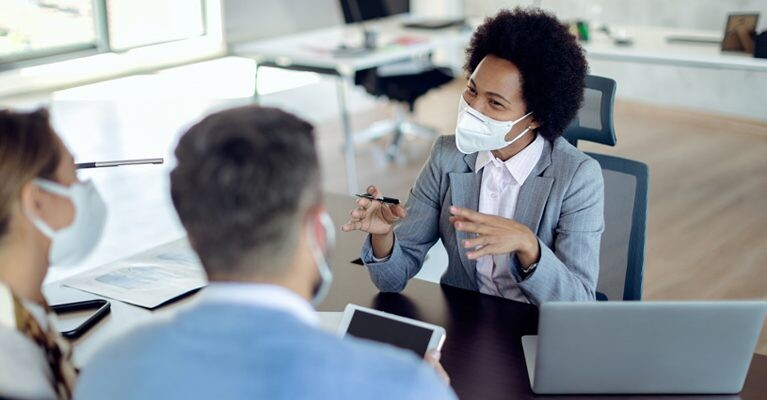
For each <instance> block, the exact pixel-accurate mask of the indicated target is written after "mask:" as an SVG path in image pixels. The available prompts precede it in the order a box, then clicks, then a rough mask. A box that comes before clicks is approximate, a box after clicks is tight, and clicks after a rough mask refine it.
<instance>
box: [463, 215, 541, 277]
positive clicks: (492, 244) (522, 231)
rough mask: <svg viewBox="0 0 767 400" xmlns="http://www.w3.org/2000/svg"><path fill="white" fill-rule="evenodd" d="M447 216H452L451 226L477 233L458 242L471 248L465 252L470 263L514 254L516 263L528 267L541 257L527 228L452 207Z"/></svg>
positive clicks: (491, 216) (539, 250) (536, 244)
mask: <svg viewBox="0 0 767 400" xmlns="http://www.w3.org/2000/svg"><path fill="white" fill-rule="evenodd" d="M450 213H451V214H452V215H453V216H452V217H450V223H451V224H453V226H455V229H456V230H458V231H461V232H467V233H474V234H476V237H474V238H472V239H466V240H463V242H462V243H461V244H462V245H463V247H464V248H467V249H472V250H470V251H469V252H467V253H466V256H467V257H468V258H469V259H470V260H476V259H477V258H479V257H482V256H486V255H493V254H508V253H513V252H516V255H517V259H519V263H520V264H522V267H523V268H527V267H529V266H531V265H533V264H535V263H536V262H538V260H539V259H540V257H541V248H540V247H539V245H538V238H537V237H536V236H535V234H534V233H533V232H532V231H531V230H530V228H528V227H527V226H525V225H522V224H520V223H519V222H517V221H514V220H511V219H507V218H503V217H499V216H495V215H488V214H482V213H478V212H476V211H473V210H469V209H467V208H462V207H457V206H451V207H450Z"/></svg>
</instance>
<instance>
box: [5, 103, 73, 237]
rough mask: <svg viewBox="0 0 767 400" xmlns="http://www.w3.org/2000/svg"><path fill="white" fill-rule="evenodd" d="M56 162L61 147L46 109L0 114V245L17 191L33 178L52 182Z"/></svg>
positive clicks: (9, 219) (9, 220)
mask: <svg viewBox="0 0 767 400" xmlns="http://www.w3.org/2000/svg"><path fill="white" fill-rule="evenodd" d="M60 160H61V145H60V142H59V139H58V136H56V133H55V132H54V131H53V128H52V127H51V124H50V119H49V116H48V111H47V110H46V109H43V108H41V109H38V110H36V111H33V112H29V113H24V112H15V111H12V110H0V241H1V240H2V239H3V238H4V237H5V235H6V234H7V233H8V229H9V226H10V222H11V216H12V212H13V206H14V205H15V203H16V202H17V201H18V200H19V196H20V194H21V189H22V188H23V187H24V185H25V184H27V183H28V182H29V181H31V180H32V179H34V178H37V177H41V178H47V179H53V177H54V175H55V173H56V169H57V167H58V165H59V161H60Z"/></svg>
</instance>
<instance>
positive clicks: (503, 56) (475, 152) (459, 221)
mask: <svg viewBox="0 0 767 400" xmlns="http://www.w3.org/2000/svg"><path fill="white" fill-rule="evenodd" d="M466 54H467V58H466V63H465V66H464V68H465V70H466V72H467V75H469V79H468V83H467V85H466V88H465V89H464V91H463V93H462V95H461V96H460V98H459V99H457V100H459V105H458V118H457V122H456V129H455V135H454V136H453V135H451V136H442V137H440V138H439V139H437V141H436V143H435V144H434V147H433V149H432V152H431V155H430V157H429V160H428V161H427V162H426V165H425V166H424V167H423V169H422V171H421V173H420V175H419V176H418V179H417V180H416V182H415V185H414V186H413V188H412V189H411V191H410V196H409V199H408V201H407V204H406V205H405V207H404V208H403V207H401V206H399V205H391V204H387V203H382V202H380V201H376V200H372V201H371V200H368V199H360V200H358V202H357V205H358V207H357V208H355V209H353V210H352V211H351V220H350V221H349V222H347V223H346V224H344V226H343V227H342V229H343V230H344V231H351V230H362V231H365V232H368V233H369V234H370V235H369V238H368V240H367V241H366V242H365V245H364V246H363V249H362V260H363V261H364V263H365V265H366V266H367V268H368V270H369V273H370V276H371V278H372V280H373V282H374V283H375V285H376V286H377V287H378V288H379V289H380V290H382V291H386V292H397V291H401V290H402V289H404V287H405V285H406V284H407V281H408V280H409V279H410V278H412V277H413V276H415V275H416V273H418V271H419V270H420V268H421V266H422V264H423V260H424V257H425V255H426V253H427V251H428V250H429V249H430V248H431V246H432V245H433V244H434V243H435V242H436V241H437V239H441V240H442V243H443V244H444V246H445V248H446V249H447V253H448V257H449V263H448V267H447V270H446V272H445V273H444V275H443V276H442V279H441V281H442V283H444V284H447V285H452V286H457V287H461V288H465V289H470V290H475V291H479V292H482V293H486V294H491V295H496V296H501V297H505V298H509V299H513V300H517V301H523V302H529V303H533V304H541V303H544V302H546V301H552V300H594V298H595V288H596V284H597V276H598V273H599V244H600V239H601V235H602V231H603V225H604V217H603V203H604V185H603V181H602V174H601V169H600V167H599V164H598V163H597V162H596V161H595V160H593V159H591V158H590V157H588V156H587V155H585V154H583V153H582V152H580V151H578V150H577V149H576V148H574V147H573V146H571V145H570V144H569V143H568V142H567V141H566V140H565V139H563V138H562V137H561V135H562V132H563V131H564V129H565V127H567V125H568V124H569V123H570V121H571V120H572V119H573V117H574V116H575V114H576V112H577V110H578V108H579V106H580V104H581V102H582V99H583V89H584V79H585V75H586V71H587V64H586V60H585V58H584V55H583V50H582V49H581V47H580V46H579V45H578V43H577V41H576V39H575V38H574V37H573V36H572V35H570V34H569V33H568V30H567V28H566V27H565V26H563V25H562V24H561V23H559V22H558V21H557V20H556V19H555V18H554V17H553V16H552V15H550V14H548V13H546V12H543V11H541V10H538V9H520V8H516V9H514V10H512V11H509V10H504V11H501V12H500V13H499V14H498V15H496V16H494V17H491V18H488V19H486V20H485V22H484V23H483V24H482V25H481V26H480V27H479V28H478V29H477V31H476V32H475V33H474V35H473V37H472V39H471V42H470V44H469V47H468V49H467V52H466ZM367 192H368V193H369V194H371V195H373V196H375V197H379V196H381V193H380V192H379V190H378V188H376V187H375V186H371V187H369V188H368V191H367Z"/></svg>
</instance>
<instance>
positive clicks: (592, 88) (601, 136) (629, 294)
mask: <svg viewBox="0 0 767 400" xmlns="http://www.w3.org/2000/svg"><path fill="white" fill-rule="evenodd" d="M615 91H616V83H615V81H614V80H612V79H609V78H604V77H601V76H594V75H588V76H587V77H586V88H585V91H584V99H583V104H582V106H581V109H580V110H579V111H578V115H577V116H576V117H575V118H574V119H573V121H572V123H570V126H568V128H567V129H566V130H565V133H564V135H563V136H564V137H565V139H567V140H568V141H569V142H570V143H572V144H573V146H576V145H577V144H578V141H579V140H587V141H590V142H595V143H601V144H604V145H607V146H615V144H616V143H617V139H616V135H615V128H614V126H613V108H614V103H615ZM587 154H589V155H590V156H591V157H592V158H594V159H596V160H597V161H598V162H599V164H600V165H601V166H602V175H603V176H604V181H605V232H604V234H603V235H602V244H601V250H600V254H599V263H600V271H599V282H598V284H597V299H598V300H607V299H613V300H617V299H623V300H641V299H642V278H643V276H644V253H645V251H644V249H645V236H646V231H647V196H648V187H649V174H648V168H647V165H646V164H644V163H641V162H639V161H633V160H629V159H625V158H621V157H615V156H608V155H604V154H595V153H587Z"/></svg>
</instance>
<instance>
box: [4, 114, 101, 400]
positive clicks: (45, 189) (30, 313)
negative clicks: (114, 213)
mask: <svg viewBox="0 0 767 400" xmlns="http://www.w3.org/2000/svg"><path fill="white" fill-rule="evenodd" d="M105 219H106V207H105V205H104V202H103V201H102V200H101V197H100V196H99V193H98V191H96V189H95V187H94V186H93V184H92V183H91V182H80V181H79V180H78V179H77V175H76V173H75V165H74V161H73V159H72V155H71V154H70V153H69V151H68V150H67V148H66V147H65V146H64V144H63V142H62V141H61V139H59V137H58V136H57V135H56V133H55V132H54V131H53V129H52V128H51V125H50V121H49V117H48V112H47V111H46V110H42V109H41V110H37V111H34V112H31V113H22V112H14V111H10V110H0V371H2V373H0V397H10V398H19V399H27V398H29V399H68V398H70V397H71V394H72V389H73V385H74V382H75V379H76V376H77V372H76V370H75V368H74V366H73V365H72V363H71V361H70V353H71V352H70V347H69V345H68V343H66V341H65V340H64V339H62V337H61V336H60V335H59V334H58V332H56V331H55V329H53V326H52V324H51V323H50V322H49V320H48V314H49V312H50V310H49V308H48V305H47V304H46V301H45V298H44V297H43V294H42V284H43V280H44V279H45V275H46V273H47V271H48V267H49V266H50V265H51V264H55V265H68V264H75V263H77V262H78V261H80V260H82V259H83V258H84V257H85V256H86V255H88V253H90V251H91V250H92V249H93V247H95V245H96V243H98V239H99V238H100V236H101V232H102V230H103V226H104V222H105Z"/></svg>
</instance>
